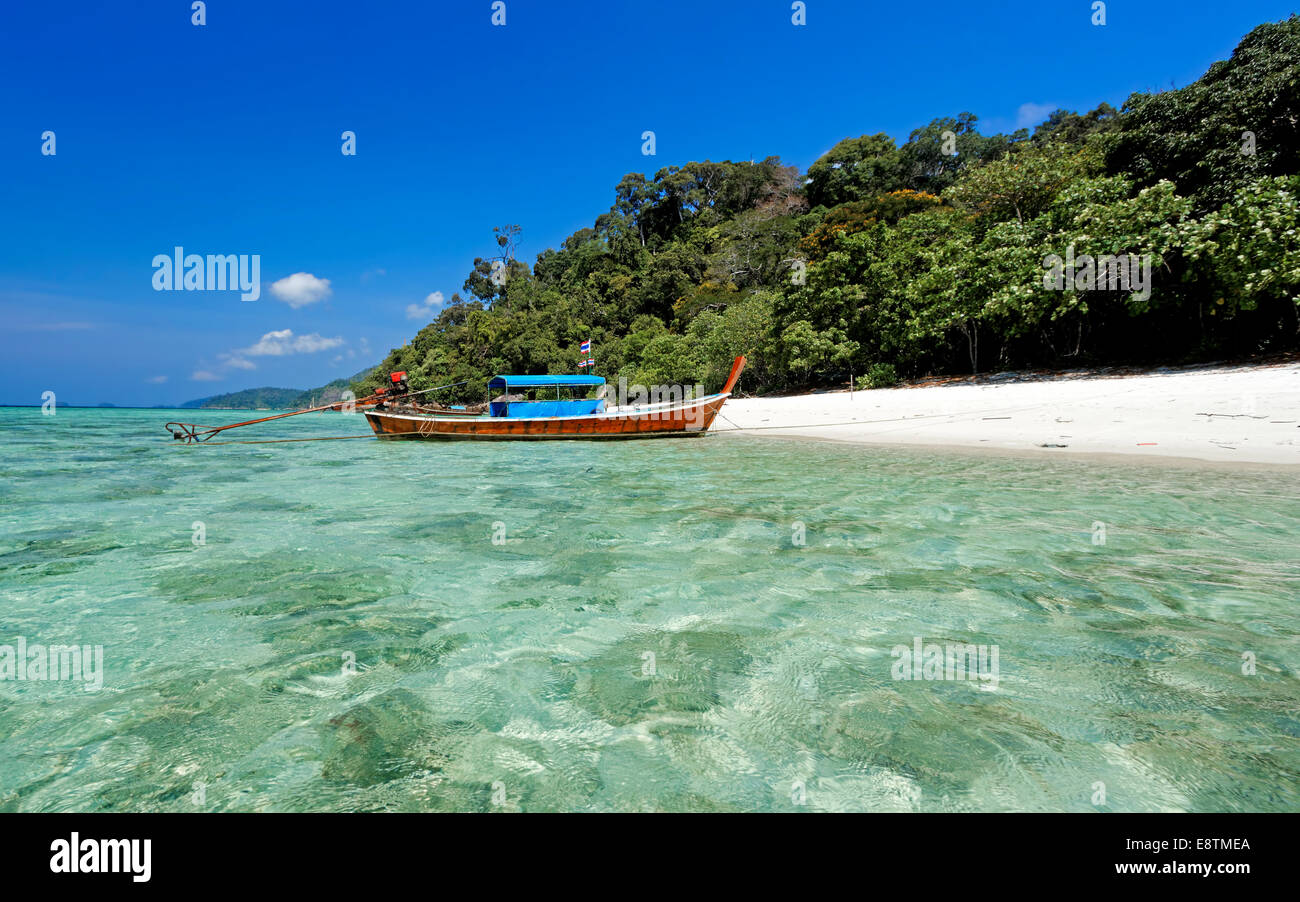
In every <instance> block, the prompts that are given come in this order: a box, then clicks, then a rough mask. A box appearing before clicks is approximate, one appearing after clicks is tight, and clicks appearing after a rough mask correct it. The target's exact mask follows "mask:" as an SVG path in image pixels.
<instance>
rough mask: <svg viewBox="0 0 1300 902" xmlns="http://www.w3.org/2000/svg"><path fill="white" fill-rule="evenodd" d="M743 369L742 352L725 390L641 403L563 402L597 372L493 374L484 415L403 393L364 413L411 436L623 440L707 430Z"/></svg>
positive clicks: (384, 428)
mask: <svg viewBox="0 0 1300 902" xmlns="http://www.w3.org/2000/svg"><path fill="white" fill-rule="evenodd" d="M744 368H745V358H744V357H737V358H736V360H735V362H734V363H733V364H732V365H731V373H730V374H729V375H728V376H727V382H726V384H725V385H723V387H722V391H720V392H718V393H717V394H713V395H704V396H703V397H699V398H692V399H689V400H685V399H674V400H669V401H662V402H659V403H654V404H644V405H638V406H622V407H606V405H605V401H604V399H603V398H587V399H578V400H569V401H565V400H559V399H558V394H559V390H560V389H561V388H563V387H570V388H572V387H579V388H586V389H592V388H596V387H599V386H603V385H604V384H605V380H604V379H602V378H600V377H599V376H494V377H493V378H492V380H491V381H490V382H489V383H488V388H489V390H497V389H501V390H502V395H501V396H500V397H498V398H497V399H496V400H494V401H492V402H491V404H490V405H489V410H488V412H487V414H486V415H482V414H480V415H474V414H466V413H458V412H452V411H434V412H427V411H424V410H419V409H415V408H414V406H413V405H403V404H402V403H401V401H400V399H398V400H396V401H394V402H387V401H385V402H381V403H380V404H378V405H376V406H375V407H373V408H371V409H369V410H367V411H365V415H366V420H367V421H368V422H369V423H370V428H371V429H373V430H374V431H375V435H377V436H380V437H382V438H411V439H435V440H436V439H444V440H445V439H462V440H464V439H471V440H474V439H477V440H498V439H617V438H667V437H671V436H691V435H703V434H704V433H705V432H707V431H708V429H709V426H711V425H712V424H713V420H714V418H715V417H716V416H717V415H718V411H720V410H721V409H722V405H723V404H724V403H725V402H726V400H727V398H728V397H730V396H731V390H732V389H733V388H734V387H735V385H736V380H737V379H739V378H740V373H741V371H742V370H743V369H744ZM551 387H554V388H555V389H556V394H557V400H554V401H552V400H545V401H541V400H532V401H529V400H524V399H523V398H522V396H519V395H512V394H511V390H512V389H543V388H551Z"/></svg>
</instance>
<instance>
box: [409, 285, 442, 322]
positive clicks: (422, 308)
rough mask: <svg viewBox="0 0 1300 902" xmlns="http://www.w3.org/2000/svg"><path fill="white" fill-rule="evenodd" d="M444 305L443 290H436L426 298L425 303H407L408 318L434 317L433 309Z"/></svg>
mask: <svg viewBox="0 0 1300 902" xmlns="http://www.w3.org/2000/svg"><path fill="white" fill-rule="evenodd" d="M441 306H442V292H441V291H435V292H434V293H433V294H431V295H429V296H428V297H427V298H425V299H424V304H423V305H421V304H407V305H406V318H407V319H432V318H433V311H435V310H437V309H438V308H439V307H441Z"/></svg>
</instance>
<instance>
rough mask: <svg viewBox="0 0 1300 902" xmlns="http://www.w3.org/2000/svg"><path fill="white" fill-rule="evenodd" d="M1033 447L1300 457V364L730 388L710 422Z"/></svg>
mask: <svg viewBox="0 0 1300 902" xmlns="http://www.w3.org/2000/svg"><path fill="white" fill-rule="evenodd" d="M734 427H739V429H740V430H741V431H742V432H744V433H746V434H752V435H770V436H800V437H806V438H817V439H829V440H836V441H849V442H865V443H871V444H882V445H883V444H889V445H932V446H949V447H954V448H985V449H998V450H1002V451H1020V452H1025V453H1033V454H1052V455H1060V454H1066V455H1069V454H1079V453H1086V454H1124V455H1132V457H1133V458H1134V459H1141V458H1188V459H1194V460H1205V461H1221V462H1240V463H1254V464H1291V465H1297V466H1300V362H1295V361H1292V362H1285V363H1272V364H1262V365H1253V366H1236V365H1225V366H1209V367H1195V368H1186V369H1158V370H1153V371H1150V372H1145V373H1139V374H1119V373H1108V372H1105V371H1102V372H1099V373H1098V372H1074V373H1056V374H1038V373H1004V374H1000V375H997V376H992V377H988V378H986V379H980V380H978V381H972V380H967V381H958V382H953V381H951V380H942V381H935V382H931V383H929V384H917V385H910V386H900V387H898V388H889V389H875V390H871V391H855V392H853V393H852V395H850V393H849V391H848V390H847V388H846V389H845V390H843V391H832V392H820V393H814V394H808V395H799V396H788V397H773V398H733V399H732V400H730V401H728V402H727V405H726V406H725V407H724V408H723V410H722V417H720V418H719V420H718V421H717V422H716V423H715V424H714V430H715V431H719V432H721V431H725V430H728V429H733V428H734Z"/></svg>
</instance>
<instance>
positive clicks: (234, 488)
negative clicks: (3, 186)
mask: <svg viewBox="0 0 1300 902" xmlns="http://www.w3.org/2000/svg"><path fill="white" fill-rule="evenodd" d="M169 418H170V417H169V415H168V412H167V411H134V410H63V411H60V412H59V413H58V414H57V416H54V417H42V416H41V414H40V412H39V410H35V409H14V408H8V409H0V476H2V477H3V478H0V645H3V644H6V643H7V644H10V645H13V644H14V643H15V642H16V640H17V638H18V637H19V636H22V637H24V638H25V639H26V640H27V641H28V642H40V643H45V644H54V643H67V644H79V645H80V644H86V645H102V646H103V653H104V685H103V688H102V689H100V690H99V691H94V692H88V691H86V690H85V689H84V687H83V686H82V685H81V684H79V683H76V682H73V681H62V682H54V681H44V682H38V681H31V680H27V681H19V680H16V679H8V680H0V810H19V811H102V810H143V811H157V810H167V811H189V810H196V809H198V810H213V811H233V810H377V809H387V810H475V811H477V810H494V809H505V810H525V811H546V810H564V811H569V810H581V811H607V810H620V811H623V810H689V811H698V810H760V811H794V810H808V811H817V810H837V811H839V810H871V811H881V810H885V811H936V810H940V811H942V810H952V811H960V810H979V811H986V810H991V811H1004V810H1073V811H1085V810H1098V809H1100V810H1131V811H1149V810H1190V811H1241V810H1249V811H1256V810H1260V811H1282V810H1297V809H1300V742H1298V739H1300V718H1298V716H1297V710H1298V709H1300V687H1298V684H1297V673H1296V664H1297V643H1296V640H1297V632H1298V631H1300V613H1298V609H1297V595H1298V594H1300V560H1298V558H1300V556H1298V555H1297V550H1296V549H1297V542H1296V538H1297V534H1298V533H1300V474H1294V473H1289V472H1285V471H1276V470H1274V471H1269V470H1241V471H1232V470H1226V469H1212V468H1196V467H1188V466H1177V467H1172V466H1166V467H1154V466H1151V465H1150V464H1147V463H1143V464H1141V465H1137V464H1133V465H1124V464H1112V463H1106V464H1103V463H1096V462H1086V461H1075V460H1051V461H1046V460H1024V459H1018V458H1011V457H995V456H966V455H959V454H949V453H942V452H925V451H905V450H898V449H888V450H883V449H870V448H862V447H855V446H850V445H840V444H829V443H814V442H802V441H786V440H774V439H755V438H744V437H738V436H727V435H715V436H709V437H707V438H704V439H699V440H667V441H654V442H625V443H572V444H570V443H541V444H521V443H507V444H420V443H381V442H378V441H374V440H360V441H343V442H315V443H303V444H281V445H228V446H221V447H216V446H211V447H200V448H192V447H184V446H179V445H173V444H171V443H170V442H169V441H168V439H167V437H166V435H165V433H164V432H163V430H162V428H161V427H162V424H163V422H165V421H166V420H167V419H169ZM195 418H199V419H203V420H204V421H205V422H229V421H231V420H236V419H241V418H242V417H241V415H240V414H239V413H234V414H231V413H221V412H218V413H215V414H201V415H196V416H195ZM255 430H256V431H255ZM365 431H366V427H365V425H364V423H363V422H361V420H360V419H359V418H348V417H344V416H342V415H311V416H306V417H298V418H295V419H293V420H289V421H287V422H285V423H280V424H267V425H266V426H264V427H253V429H250V430H246V431H245V432H244V433H243V434H244V435H245V436H246V437H249V438H276V437H289V436H292V437H307V436H311V435H340V434H350V433H358V434H360V433H362V432H365ZM232 437H236V436H232ZM196 521H198V522H201V523H202V524H203V528H204V531H205V533H206V536H205V538H206V543H205V544H203V545H195V544H194V543H193V536H194V526H193V524H194V523H195V522H196ZM1095 522H1101V523H1104V524H1105V544H1094V529H1093V524H1094V523H1095ZM797 524H803V531H804V537H805V542H806V544H803V545H799V544H797V543H796V539H797V538H798V536H797V533H798V531H799V527H798V525H797ZM494 539H495V540H496V541H494ZM918 636H919V637H922V640H923V641H924V642H926V643H955V642H970V643H978V644H983V645H990V646H996V647H997V649H998V652H999V657H998V666H999V671H998V680H997V684H996V688H993V685H992V684H991V683H990V682H980V681H973V682H972V681H957V680H953V681H947V680H924V679H920V680H911V681H903V680H897V679H894V678H893V676H894V669H895V664H896V662H897V661H898V658H896V657H895V656H894V655H893V654H891V652H892V650H894V649H895V648H896V647H897V646H900V645H901V646H910V645H911V644H912V642H913V638H914V637H918ZM1243 655H1248V656H1250V658H1251V659H1253V661H1254V662H1255V672H1254V673H1253V674H1243V673H1242V669H1243V664H1244V663H1246V659H1243ZM351 660H355V662H356V672H355V673H346V672H345V663H346V662H348V661H351ZM1247 669H1249V668H1247ZM1102 791H1104V794H1105V796H1104V800H1102V797H1101V795H1100V794H1099V793H1100V792H1102Z"/></svg>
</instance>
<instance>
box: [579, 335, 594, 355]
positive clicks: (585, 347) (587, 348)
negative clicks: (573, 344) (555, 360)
mask: <svg viewBox="0 0 1300 902" xmlns="http://www.w3.org/2000/svg"><path fill="white" fill-rule="evenodd" d="M578 350H579V351H581V352H582V353H583V354H590V353H591V339H590V338H588V339H587V340H586V341H584V342H583V343H582V345H581V346H580V347H579V348H578Z"/></svg>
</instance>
